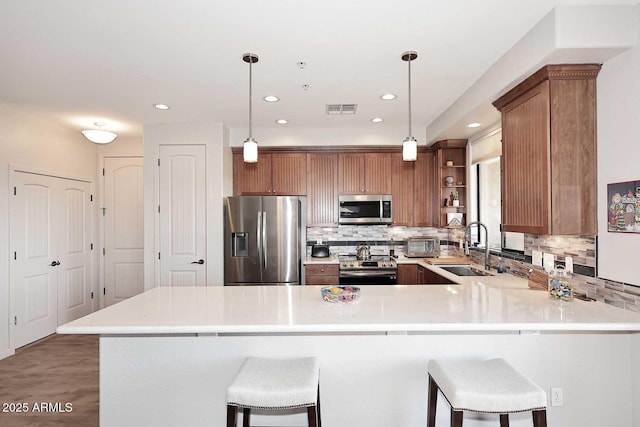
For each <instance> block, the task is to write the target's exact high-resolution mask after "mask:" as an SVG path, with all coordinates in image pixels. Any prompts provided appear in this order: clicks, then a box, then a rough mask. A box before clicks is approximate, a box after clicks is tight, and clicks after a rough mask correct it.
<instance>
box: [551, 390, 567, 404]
mask: <svg viewBox="0 0 640 427" xmlns="http://www.w3.org/2000/svg"><path fill="white" fill-rule="evenodd" d="M563 405H564V399H563V397H562V389H561V388H559V387H553V388H551V406H563Z"/></svg>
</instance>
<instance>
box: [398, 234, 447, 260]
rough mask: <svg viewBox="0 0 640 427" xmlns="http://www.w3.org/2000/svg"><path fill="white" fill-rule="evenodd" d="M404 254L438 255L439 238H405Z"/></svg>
mask: <svg viewBox="0 0 640 427" xmlns="http://www.w3.org/2000/svg"><path fill="white" fill-rule="evenodd" d="M404 254H405V256H407V257H409V258H411V257H415V258H429V257H437V256H439V255H440V240H438V238H437V237H414V238H410V239H407V244H406V247H405V249H404Z"/></svg>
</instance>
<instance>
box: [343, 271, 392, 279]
mask: <svg viewBox="0 0 640 427" xmlns="http://www.w3.org/2000/svg"><path fill="white" fill-rule="evenodd" d="M396 274H397V273H396V271H393V270H386V271H371V270H369V271H341V272H340V277H395V276H396Z"/></svg>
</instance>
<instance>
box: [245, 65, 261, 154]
mask: <svg viewBox="0 0 640 427" xmlns="http://www.w3.org/2000/svg"><path fill="white" fill-rule="evenodd" d="M242 60H243V61H244V62H247V63H248V64H249V137H248V138H247V139H246V140H245V141H244V144H243V150H242V151H243V160H244V162H245V163H256V162H257V161H258V141H256V140H255V139H253V137H252V135H251V130H252V114H251V113H252V111H251V95H252V74H251V71H252V64H255V63H256V62H258V55H256V54H255V53H245V54H244V55H242Z"/></svg>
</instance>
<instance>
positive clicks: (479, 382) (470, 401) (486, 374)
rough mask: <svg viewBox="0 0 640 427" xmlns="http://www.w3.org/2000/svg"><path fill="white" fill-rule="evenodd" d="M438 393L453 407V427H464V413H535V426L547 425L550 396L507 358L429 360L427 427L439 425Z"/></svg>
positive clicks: (505, 426)
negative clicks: (517, 369) (508, 361)
mask: <svg viewBox="0 0 640 427" xmlns="http://www.w3.org/2000/svg"><path fill="white" fill-rule="evenodd" d="M438 390H440V391H441V392H442V394H443V395H444V397H445V399H447V401H448V402H449V404H450V405H451V427H462V418H463V411H470V412H481V413H490V414H500V427H509V414H510V413H515V412H528V411H531V412H532V415H533V425H534V427H546V426H547V394H546V393H545V392H544V390H542V389H541V388H540V387H538V386H537V385H536V384H534V383H533V382H532V381H531V380H529V379H528V378H526V377H524V376H523V375H522V374H520V373H519V372H518V371H516V370H515V369H514V368H513V367H512V366H511V365H510V364H508V363H507V362H506V361H505V360H504V359H492V360H482V361H481V360H431V361H429V404H428V409H427V427H435V425H436V404H437V399H438Z"/></svg>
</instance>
